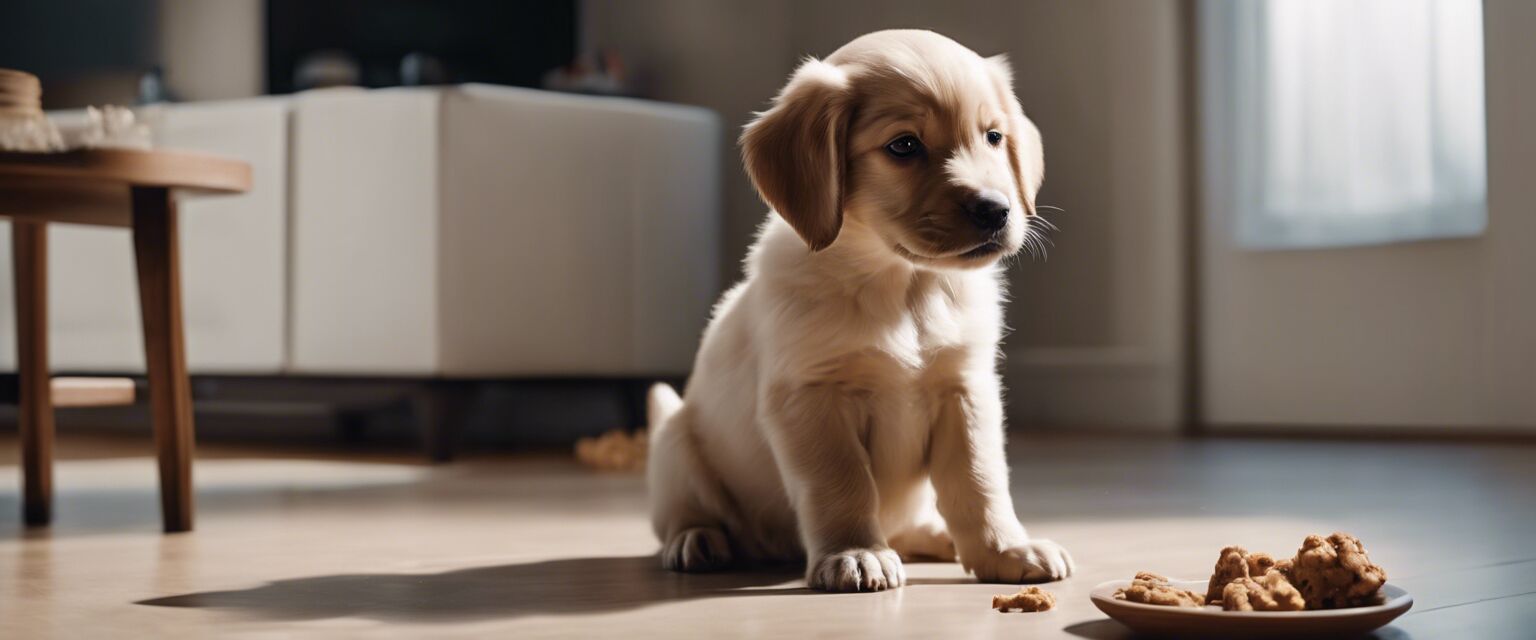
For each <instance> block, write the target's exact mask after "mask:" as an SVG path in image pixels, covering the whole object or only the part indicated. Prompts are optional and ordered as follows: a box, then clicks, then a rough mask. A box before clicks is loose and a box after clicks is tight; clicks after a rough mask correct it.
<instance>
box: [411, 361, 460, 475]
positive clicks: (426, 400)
mask: <svg viewBox="0 0 1536 640" xmlns="http://www.w3.org/2000/svg"><path fill="white" fill-rule="evenodd" d="M466 385H467V383H457V382H446V381H445V382H430V383H427V385H426V386H425V387H423V388H422V389H420V390H418V391H417V392H416V393H415V394H414V395H413V396H412V398H411V412H412V414H413V417H414V418H415V421H416V428H417V433H419V434H420V437H421V444H422V449H423V450H424V451H425V453H426V454H427V459H428V460H430V461H432V462H434V463H444V462H450V461H452V460H453V457H454V455H455V454H457V453H458V445H459V438H460V436H462V435H463V433H462V431H463V426H464V419H465V416H466V415H467V414H468V413H469V411H468V409H469V403H470V400H471V397H472V390H471V389H470V388H468V387H467V386H466Z"/></svg>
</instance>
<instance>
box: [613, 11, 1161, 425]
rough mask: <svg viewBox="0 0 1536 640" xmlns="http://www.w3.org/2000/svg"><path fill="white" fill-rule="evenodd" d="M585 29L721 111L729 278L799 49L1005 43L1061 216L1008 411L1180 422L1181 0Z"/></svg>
mask: <svg viewBox="0 0 1536 640" xmlns="http://www.w3.org/2000/svg"><path fill="white" fill-rule="evenodd" d="M583 13H584V17H583V22H584V25H585V27H584V30H585V33H584V40H585V41H586V43H587V44H588V45H589V46H609V47H613V48H615V49H617V50H619V51H620V52H622V53H623V54H625V55H626V56H627V57H628V58H629V59H630V61H631V62H632V63H633V65H634V66H635V67H636V68H637V69H638V70H639V71H640V72H641V73H642V74H645V75H646V76H648V78H649V89H650V92H649V93H650V95H651V96H652V97H655V98H657V99H661V100H669V101H677V102H685V103H691V104H698V105H702V106H706V107H709V108H711V109H714V110H716V111H718V112H720V113H721V114H722V116H723V117H724V121H725V123H726V126H727V127H728V129H729V131H728V135H727V136H725V140H727V141H728V143H727V144H726V145H725V148H722V149H721V156H722V158H723V159H724V161H725V162H726V163H727V164H726V170H725V176H726V184H725V206H724V212H723V215H724V216H725V221H724V225H723V227H724V233H725V238H724V240H725V241H724V244H723V254H724V255H723V257H722V260H723V264H722V265H721V268H722V269H723V270H725V274H726V277H725V278H724V280H725V281H727V282H729V281H732V280H734V279H736V278H737V277H739V271H738V266H737V265H738V263H739V261H740V259H741V257H742V256H743V255H744V253H745V250H746V247H747V245H748V244H749V243H750V241H751V237H752V232H753V229H754V228H755V226H756V225H757V224H758V222H759V221H760V220H761V219H762V216H763V214H764V212H765V211H766V208H765V207H764V205H763V204H762V203H761V202H760V201H759V200H758V198H757V196H756V194H755V193H754V192H753V191H752V188H751V184H750V182H749V181H748V180H747V179H746V177H745V175H743V173H742V171H741V167H740V162H739V160H738V159H737V155H736V150H735V148H734V145H733V144H730V143H729V141H732V140H734V138H735V132H737V131H739V129H740V126H741V125H742V124H744V123H745V122H746V121H747V120H748V119H749V118H750V116H751V112H752V111H754V110H758V109H762V108H763V107H764V106H766V103H767V100H768V99H769V98H771V97H772V96H773V94H774V93H775V92H776V91H777V89H778V88H779V86H780V85H781V84H782V83H783V81H784V79H785V78H786V77H787V75H788V74H789V72H790V71H791V69H792V68H793V67H794V65H795V63H796V61H797V60H798V59H799V58H800V57H802V56H805V55H816V56H825V55H827V54H829V53H831V52H832V51H833V50H834V49H836V48H837V47H838V46H840V45H841V44H842V43H844V42H846V41H848V40H849V39H851V38H853V37H856V36H858V35H860V34H863V33H865V32H868V31H873V30H877V29H882V28H893V27H919V26H920V27H924V28H931V29H934V30H936V31H939V32H941V33H944V34H946V35H949V36H950V37H953V38H955V39H956V40H959V41H960V42H962V43H964V44H966V45H968V46H970V47H971V48H973V49H975V50H977V51H978V52H980V53H982V54H988V55H990V54H994V53H1008V54H1009V55H1010V56H1011V57H1012V59H1013V61H1014V66H1015V69H1016V73H1017V76H1018V81H1017V83H1016V84H1017V85H1018V93H1019V96H1020V98H1021V100H1022V101H1023V103H1024V107H1025V110H1026V111H1027V112H1028V113H1029V114H1030V116H1031V117H1032V118H1033V119H1034V120H1035V121H1036V122H1037V123H1038V124H1039V126H1040V128H1041V130H1042V132H1043V135H1044V137H1045V145H1046V182H1045V188H1044V190H1043V191H1042V193H1041V202H1042V203H1043V204H1050V205H1054V206H1058V207H1061V208H1063V209H1065V210H1066V212H1065V213H1061V214H1054V215H1053V216H1052V219H1053V220H1054V221H1055V222H1056V223H1057V224H1058V225H1059V226H1060V227H1061V232H1060V233H1058V234H1057V235H1056V237H1055V244H1056V247H1055V249H1053V250H1052V252H1051V258H1050V259H1049V261H1048V262H1043V263H1042V262H1030V261H1025V262H1023V263H1022V264H1021V265H1020V266H1017V267H1015V268H1014V270H1013V272H1012V276H1013V292H1014V302H1013V304H1012V307H1011V319H1010V323H1011V325H1012V326H1013V327H1014V328H1015V329H1016V331H1015V333H1014V334H1013V336H1011V337H1010V339H1009V341H1008V345H1007V353H1008V359H1007V373H1008V382H1009V385H1010V387H1011V388H1012V389H1013V391H1012V392H1011V394H1010V398H1009V399H1010V407H1011V411H1012V413H1013V416H1014V420H1015V422H1016V423H1021V424H1024V423H1027V424H1030V425H1039V424H1045V423H1051V424H1091V425H1094V426H1115V427H1123V426H1136V427H1150V428H1161V429H1171V428H1174V426H1175V425H1177V423H1178V422H1179V421H1180V419H1181V414H1180V403H1179V386H1178V383H1179V376H1180V375H1181V367H1180V358H1181V353H1182V346H1181V345H1182V342H1181V327H1182V322H1181V320H1180V300H1181V297H1180V291H1181V279H1180V275H1179V260H1180V258H1179V256H1180V255H1181V253H1180V252H1181V246H1182V244H1181V235H1180V234H1181V229H1182V226H1181V222H1180V220H1181V216H1183V215H1184V212H1185V209H1186V207H1185V194H1184V192H1183V191H1184V189H1183V183H1184V173H1183V167H1184V164H1183V162H1184V160H1183V153H1182V142H1183V135H1184V134H1183V130H1182V128H1181V124H1182V122H1183V120H1182V114H1183V106H1182V93H1181V91H1182V89H1181V88H1180V84H1179V81H1180V78H1181V68H1180V57H1179V56H1180V39H1181V37H1182V36H1181V34H1182V24H1181V21H1180V17H1179V16H1180V12H1179V4H1178V3H1177V2H1175V1H1174V0H1157V1H1149V2H1134V3H1128V2H1113V1H1110V0H1087V1H1078V2H1052V1H1049V0H1035V1H1025V2H1011V1H1008V0H962V1H958V2H944V3H938V2H928V1H922V0H892V1H884V2H877V1H874V0H849V1H841V2H811V1H809V0H788V1H785V2H749V1H732V2H720V1H708V0H652V1H647V2H625V1H623V0H587V2H585V3H584V12H583Z"/></svg>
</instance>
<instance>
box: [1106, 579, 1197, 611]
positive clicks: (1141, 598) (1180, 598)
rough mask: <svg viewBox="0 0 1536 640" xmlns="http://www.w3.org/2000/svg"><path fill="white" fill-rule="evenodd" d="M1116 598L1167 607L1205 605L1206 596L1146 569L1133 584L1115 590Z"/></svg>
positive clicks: (1133, 580)
mask: <svg viewBox="0 0 1536 640" xmlns="http://www.w3.org/2000/svg"><path fill="white" fill-rule="evenodd" d="M1115 598H1117V599H1120V600H1124V601H1126V602H1139V603H1141V604H1155V605H1162V606H1167V607H1203V606H1205V598H1202V597H1201V596H1200V594H1199V593H1197V592H1194V591H1188V590H1185V589H1180V588H1178V587H1175V586H1173V585H1171V584H1168V579H1167V578H1165V577H1163V576H1160V575H1157V574H1155V573H1147V572H1145V571H1143V572H1141V573H1138V574H1136V577H1135V578H1134V579H1132V580H1131V586H1129V587H1126V588H1124V589H1119V590H1116V591H1115Z"/></svg>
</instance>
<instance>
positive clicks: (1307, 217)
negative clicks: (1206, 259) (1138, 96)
mask: <svg viewBox="0 0 1536 640" xmlns="http://www.w3.org/2000/svg"><path fill="white" fill-rule="evenodd" d="M1482 20H1483V14H1482V4H1481V2H1480V1H1479V0H1331V1H1328V2H1324V1H1321V0H1317V1H1305V0H1291V1H1279V0H1233V1H1227V0H1204V1H1203V2H1202V3H1201V34H1200V35H1201V41H1202V56H1201V60H1202V62H1201V67H1202V69H1201V76H1202V83H1203V96H1204V97H1203V100H1202V122H1203V125H1204V129H1203V131H1202V137H1203V140H1204V146H1205V158H1206V162H1205V168H1206V176H1207V194H1206V195H1207V203H1208V205H1209V206H1210V210H1211V211H1212V212H1213V213H1219V214H1222V215H1230V216H1231V218H1230V220H1231V226H1230V229H1231V232H1232V234H1233V236H1234V239H1235V240H1236V242H1237V244H1238V245H1239V246H1241V247H1246V248H1258V249H1279V248H1304V247H1329V246H1348V245H1362V244H1378V243H1386V242H1400V241H1407V240H1420V239H1428V238H1444V237H1458V236H1470V235H1476V234H1479V233H1482V231H1483V229H1484V227H1485V226H1486V224H1487V198H1486V192H1487V160H1486V143H1487V141H1486V128H1485V126H1484V111H1483V98H1484V92H1483V22H1482Z"/></svg>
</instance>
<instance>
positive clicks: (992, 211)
mask: <svg viewBox="0 0 1536 640" xmlns="http://www.w3.org/2000/svg"><path fill="white" fill-rule="evenodd" d="M965 213H966V214H967V215H969V216H971V222H974V223H976V226H978V227H980V228H981V229H982V230H983V231H997V230H998V229H1001V228H1003V227H1004V226H1005V225H1007V224H1008V198H1007V197H1006V196H1004V195H1003V194H1001V193H998V192H996V191H992V190H990V189H989V190H987V191H982V192H979V193H977V194H976V195H974V196H972V197H971V200H970V201H969V202H967V203H965Z"/></svg>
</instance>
